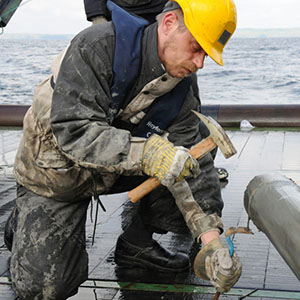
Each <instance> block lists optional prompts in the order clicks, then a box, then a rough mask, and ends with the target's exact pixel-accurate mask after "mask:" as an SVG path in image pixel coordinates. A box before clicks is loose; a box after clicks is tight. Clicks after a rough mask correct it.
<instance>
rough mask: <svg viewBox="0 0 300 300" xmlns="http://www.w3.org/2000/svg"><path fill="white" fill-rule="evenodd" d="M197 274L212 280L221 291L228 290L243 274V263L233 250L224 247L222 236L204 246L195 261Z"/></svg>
mask: <svg viewBox="0 0 300 300" xmlns="http://www.w3.org/2000/svg"><path fill="white" fill-rule="evenodd" d="M194 271H195V274H196V275H197V276H198V277H200V278H201V279H204V280H210V282H211V284H212V285H213V286H214V287H215V288H216V289H217V291H218V292H219V293H224V292H228V291H229V290H230V289H231V288H232V286H233V285H234V284H235V283H236V282H237V281H238V280H239V278H240V276H241V274H242V264H241V262H240V260H239V258H238V257H237V255H236V254H235V252H233V255H232V257H231V256H230V253H229V249H228V248H227V247H224V245H223V244H222V242H221V239H220V238H217V239H214V240H212V241H211V242H209V243H208V244H207V245H205V246H204V247H203V249H202V250H201V251H199V253H198V254H197V256H196V258H195V261H194Z"/></svg>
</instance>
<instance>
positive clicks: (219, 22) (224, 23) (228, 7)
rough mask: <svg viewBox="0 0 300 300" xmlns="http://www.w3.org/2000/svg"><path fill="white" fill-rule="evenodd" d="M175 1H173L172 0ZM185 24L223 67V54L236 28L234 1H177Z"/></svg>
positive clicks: (206, 50)
mask: <svg viewBox="0 0 300 300" xmlns="http://www.w3.org/2000/svg"><path fill="white" fill-rule="evenodd" d="M171 1H173V0H171ZM176 2H177V3H178V4H179V6H180V7H181V9H182V11H183V14H184V22H185V25H186V27H187V28H188V30H189V31H190V32H191V34H192V35H193V37H194V38H195V39H196V41H197V42H198V43H199V45H200V46H201V47H202V48H203V50H204V51H205V52H206V53H207V54H208V55H209V56H210V57H211V58H212V59H213V60H214V61H215V62H216V63H218V64H219V65H221V66H223V59H222V52H223V49H224V47H225V45H226V43H227V42H228V40H229V39H230V37H231V36H232V34H233V33H234V31H235V28H236V22H237V17H236V7H235V4H234V2H233V0H176Z"/></svg>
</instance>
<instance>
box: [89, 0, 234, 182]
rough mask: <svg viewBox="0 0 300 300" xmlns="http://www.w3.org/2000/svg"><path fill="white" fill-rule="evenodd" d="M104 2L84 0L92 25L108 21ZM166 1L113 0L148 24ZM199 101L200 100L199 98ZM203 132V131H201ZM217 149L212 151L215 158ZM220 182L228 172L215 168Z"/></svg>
mask: <svg viewBox="0 0 300 300" xmlns="http://www.w3.org/2000/svg"><path fill="white" fill-rule="evenodd" d="M106 2H107V1H106V0H84V8H85V14H86V18H87V20H88V21H91V22H93V24H99V23H101V22H106V21H108V20H110V18H111V16H110V13H109V11H108V9H107V7H106ZM166 2H167V0H144V1H123V0H115V1H114V3H116V4H117V5H118V6H120V7H122V8H123V9H125V10H127V11H128V12H130V13H133V14H136V15H138V16H140V17H142V18H144V19H146V20H147V21H148V22H149V23H150V24H152V23H154V22H155V21H156V16H157V15H158V14H159V13H160V12H161V11H162V10H163V7H164V5H165V4H166ZM192 79H193V91H194V96H195V97H196V98H199V89H198V83H197V75H196V74H195V73H194V74H192ZM199 101H200V98H199ZM203 130H205V129H203ZM216 154H217V149H215V150H213V151H212V155H213V157H214V158H215V156H216ZM216 169H217V172H218V176H219V179H220V180H227V178H228V175H229V174H228V172H227V170H226V169H225V168H221V167H216Z"/></svg>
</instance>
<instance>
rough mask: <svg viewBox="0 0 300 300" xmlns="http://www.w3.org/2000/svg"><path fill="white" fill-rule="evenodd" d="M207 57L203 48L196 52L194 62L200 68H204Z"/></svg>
mask: <svg viewBox="0 0 300 300" xmlns="http://www.w3.org/2000/svg"><path fill="white" fill-rule="evenodd" d="M205 57H206V53H205V51H204V50H203V49H202V50H201V51H199V52H197V53H195V55H194V59H193V63H194V64H195V65H196V67H197V68H198V69H202V68H203V67H204V60H205Z"/></svg>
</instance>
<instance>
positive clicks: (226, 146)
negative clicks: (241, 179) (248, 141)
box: [192, 110, 237, 158]
mask: <svg viewBox="0 0 300 300" xmlns="http://www.w3.org/2000/svg"><path fill="white" fill-rule="evenodd" d="M192 112H193V113H194V114H195V115H196V116H197V117H198V118H199V119H200V120H201V121H202V122H203V123H204V124H205V125H206V127H207V128H208V130H209V132H210V135H209V137H210V138H212V139H213V141H214V143H215V144H216V145H217V147H218V148H219V149H220V151H221V152H222V153H223V155H224V157H225V158H229V157H231V156H232V155H234V154H236V153H237V151H236V149H235V148H234V146H233V144H232V143H231V141H230V139H229V137H228V135H227V134H226V132H225V131H224V129H223V128H222V127H221V126H220V124H218V123H217V122H216V121H215V120H214V119H213V118H211V117H206V116H204V115H202V114H200V113H199V112H197V111H195V110H192Z"/></svg>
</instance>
